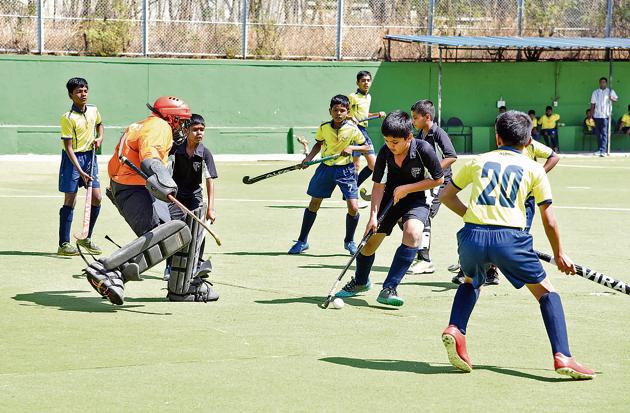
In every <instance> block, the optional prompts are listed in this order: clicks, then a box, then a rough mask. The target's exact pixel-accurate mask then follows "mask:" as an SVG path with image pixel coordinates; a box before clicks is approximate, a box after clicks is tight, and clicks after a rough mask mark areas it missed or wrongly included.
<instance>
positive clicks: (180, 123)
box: [147, 96, 192, 145]
mask: <svg viewBox="0 0 630 413" xmlns="http://www.w3.org/2000/svg"><path fill="white" fill-rule="evenodd" d="M147 107H148V108H149V109H151V112H153V113H154V114H155V115H157V116H159V117H160V118H162V119H164V120H165V121H166V122H168V124H169V125H170V127H171V129H173V141H174V142H175V144H177V145H179V144H181V143H182V142H183V141H184V139H185V138H186V130H187V129H188V122H189V120H190V117H191V116H192V113H191V111H190V108H189V107H188V105H187V104H186V102H184V101H183V100H181V99H180V98H177V97H175V96H162V97H159V98H157V100H156V101H155V102H154V103H153V106H151V105H149V104H148V103H147Z"/></svg>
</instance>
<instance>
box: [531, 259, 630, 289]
mask: <svg viewBox="0 0 630 413" xmlns="http://www.w3.org/2000/svg"><path fill="white" fill-rule="evenodd" d="M535 252H536V255H538V258H540V259H541V260H543V261H546V262H548V263H550V264H555V263H556V261H555V260H554V258H553V257H552V256H551V255H549V254H545V253H544V252H538V251H535ZM575 273H576V274H577V275H579V276H580V277H583V278H586V279H587V280H590V281H593V282H595V283H598V284H601V285H603V286H604V287H608V288H610V289H612V290H615V291H621V292H622V293H624V294H628V295H630V285H628V284H627V283H625V282H623V281H619V280H616V279H614V278H612V277H609V276H607V275H605V274H602V273H601V272H597V271H593V270H591V269H590V268H586V267H584V266H582V265H578V264H575Z"/></svg>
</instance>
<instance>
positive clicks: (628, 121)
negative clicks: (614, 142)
mask: <svg viewBox="0 0 630 413" xmlns="http://www.w3.org/2000/svg"><path fill="white" fill-rule="evenodd" d="M621 127H622V128H630V114H629V113H624V114H623V116H622V117H621Z"/></svg>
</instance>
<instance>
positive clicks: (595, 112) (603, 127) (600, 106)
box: [591, 77, 618, 156]
mask: <svg viewBox="0 0 630 413" xmlns="http://www.w3.org/2000/svg"><path fill="white" fill-rule="evenodd" d="M617 99H618V97H617V94H616V93H615V91H614V90H612V89H610V88H608V79H606V78H605V77H602V78H600V79H599V89H595V90H594V91H593V94H592V95H591V117H592V119H593V120H594V121H595V128H594V129H593V133H594V134H595V136H597V144H598V146H599V150H598V152H596V154H598V155H599V156H604V154H606V153H607V152H608V122H609V121H610V120H609V118H610V115H611V113H612V102H616V101H617Z"/></svg>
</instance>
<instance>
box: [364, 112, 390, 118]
mask: <svg viewBox="0 0 630 413" xmlns="http://www.w3.org/2000/svg"><path fill="white" fill-rule="evenodd" d="M386 115H387V113H385V112H383V111H381V112H370V113H368V118H372V117H374V116H378V117H379V118H384V117H385V116H386Z"/></svg>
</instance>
